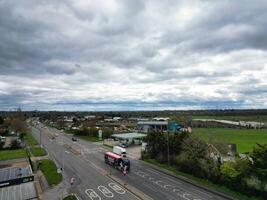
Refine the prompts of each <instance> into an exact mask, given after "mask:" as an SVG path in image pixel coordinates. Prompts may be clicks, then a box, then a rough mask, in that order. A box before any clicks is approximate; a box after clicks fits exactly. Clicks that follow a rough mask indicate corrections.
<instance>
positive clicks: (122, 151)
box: [113, 146, 126, 157]
mask: <svg viewBox="0 0 267 200" xmlns="http://www.w3.org/2000/svg"><path fill="white" fill-rule="evenodd" d="M113 153H116V154H118V155H120V156H123V157H126V149H125V148H123V147H119V146H114V147H113Z"/></svg>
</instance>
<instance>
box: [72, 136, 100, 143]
mask: <svg viewBox="0 0 267 200" xmlns="http://www.w3.org/2000/svg"><path fill="white" fill-rule="evenodd" d="M75 137H77V138H80V139H83V140H87V141H90V142H99V141H102V139H101V140H99V139H98V137H93V136H86V135H75Z"/></svg>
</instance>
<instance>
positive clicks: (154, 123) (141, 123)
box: [137, 121, 168, 125]
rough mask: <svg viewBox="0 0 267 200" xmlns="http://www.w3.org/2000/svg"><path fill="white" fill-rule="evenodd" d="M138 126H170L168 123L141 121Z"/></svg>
mask: <svg viewBox="0 0 267 200" xmlns="http://www.w3.org/2000/svg"><path fill="white" fill-rule="evenodd" d="M137 124H138V125H168V121H139V122H137Z"/></svg>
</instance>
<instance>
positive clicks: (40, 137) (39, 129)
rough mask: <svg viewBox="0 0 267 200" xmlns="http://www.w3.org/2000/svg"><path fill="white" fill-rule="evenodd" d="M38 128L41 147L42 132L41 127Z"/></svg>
mask: <svg viewBox="0 0 267 200" xmlns="http://www.w3.org/2000/svg"><path fill="white" fill-rule="evenodd" d="M38 130H39V134H40V145H41V147H43V145H42V134H41V129H38Z"/></svg>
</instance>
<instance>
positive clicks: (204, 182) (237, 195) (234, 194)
mask: <svg viewBox="0 0 267 200" xmlns="http://www.w3.org/2000/svg"><path fill="white" fill-rule="evenodd" d="M145 161H146V162H148V163H150V164H153V165H156V166H158V167H160V168H163V169H166V170H168V171H171V172H173V173H174V174H176V175H177V176H180V177H181V176H182V177H184V178H187V179H190V180H193V181H194V182H196V183H198V184H200V185H204V186H207V187H209V188H213V189H215V190H217V191H220V192H223V193H225V194H228V195H230V196H232V197H235V198H237V199H242V200H263V199H262V198H260V197H248V196H245V195H243V194H241V193H239V192H236V191H233V190H231V189H229V188H227V187H225V186H223V185H216V184H214V183H212V182H210V181H208V180H205V179H201V178H198V177H195V176H193V175H191V174H187V173H183V172H180V171H178V170H177V169H176V168H175V167H174V166H168V165H167V164H160V163H158V162H157V161H156V160H154V159H148V160H145Z"/></svg>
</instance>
